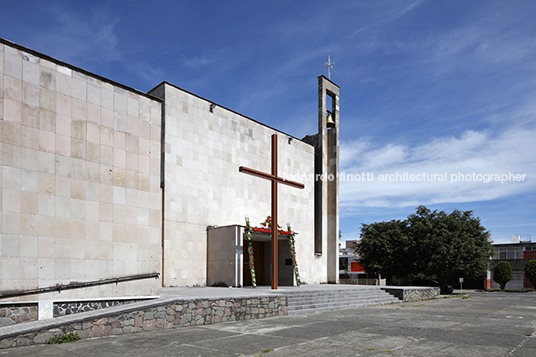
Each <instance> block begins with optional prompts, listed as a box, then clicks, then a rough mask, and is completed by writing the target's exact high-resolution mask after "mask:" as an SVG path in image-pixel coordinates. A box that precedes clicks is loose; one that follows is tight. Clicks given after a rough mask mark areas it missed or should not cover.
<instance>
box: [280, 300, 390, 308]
mask: <svg viewBox="0 0 536 357" xmlns="http://www.w3.org/2000/svg"><path fill="white" fill-rule="evenodd" d="M393 302H395V301H393V300H387V299H374V300H360V301H345V302H339V303H334V302H331V301H321V302H315V303H304V304H298V305H288V308H289V310H300V309H304V308H315V307H328V306H332V307H344V306H348V305H350V304H391V303H393Z"/></svg>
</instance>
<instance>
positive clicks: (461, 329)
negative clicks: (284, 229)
mask: <svg viewBox="0 0 536 357" xmlns="http://www.w3.org/2000/svg"><path fill="white" fill-rule="evenodd" d="M535 329H536V293H532V292H531V293H502V292H493V293H484V292H481V293H480V292H476V293H474V292H471V293H470V295H466V296H464V298H462V297H461V296H460V295H458V296H455V297H447V298H440V299H435V300H428V301H420V302H412V303H397V304H391V305H385V306H375V307H364V308H355V309H347V310H337V311H331V312H322V313H313V314H304V315H296V316H282V317H275V318H268V319H262V320H251V321H241V322H230V323H222V324H216V325H209V326H198V327H193V328H177V329H174V330H163V331H154V332H147V333H139V334H134V335H122V336H110V337H104V338H98V339H88V340H82V341H78V342H74V343H67V344H61V345H41V346H30V347H19V348H13V349H8V350H0V356H25V357H28V356H211V357H213V356H263V357H264V356H266V357H277V356H308V357H313V356H487V357H493V356H504V357H506V356H512V357H514V356H517V357H521V356H526V357H528V356H536V332H535Z"/></svg>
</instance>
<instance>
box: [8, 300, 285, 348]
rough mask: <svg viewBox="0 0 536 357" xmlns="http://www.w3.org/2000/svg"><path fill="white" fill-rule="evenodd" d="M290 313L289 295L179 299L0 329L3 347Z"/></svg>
mask: <svg viewBox="0 0 536 357" xmlns="http://www.w3.org/2000/svg"><path fill="white" fill-rule="evenodd" d="M287 314H288V310H287V297H286V296H273V297H272V296H270V297H259V298H228V299H214V300H209V299H203V300H192V301H175V302H172V303H166V304H163V305H161V306H153V307H149V308H145V309H140V310H133V311H129V312H124V313H119V314H117V315H109V316H105V317H100V318H92V319H87V320H82V321H78V322H75V323H71V324H65V325H61V326H51V328H48V329H41V330H38V331H33V332H28V333H24V334H19V335H13V334H11V335H10V336H8V334H4V336H2V335H1V333H2V331H0V349H1V348H9V347H18V346H29V345H33V344H42V343H46V341H47V340H48V339H49V338H51V337H54V336H58V335H62V334H67V333H70V332H76V333H77V334H78V335H79V336H80V337H81V338H90V337H102V336H109V335H122V334H130V333H136V332H142V331H152V330H163V329H171V328H175V327H179V326H196V325H208V324H213V323H218V322H226V321H238V320H250V319H260V318H265V317H272V316H280V315H287ZM82 315H83V314H78V316H80V317H81V316H82ZM60 319H61V318H60ZM51 320H55V319H51Z"/></svg>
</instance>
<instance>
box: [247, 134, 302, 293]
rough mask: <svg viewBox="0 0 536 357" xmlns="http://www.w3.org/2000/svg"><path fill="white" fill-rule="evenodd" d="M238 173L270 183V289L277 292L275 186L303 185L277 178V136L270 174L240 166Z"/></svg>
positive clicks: (274, 141) (273, 147)
mask: <svg viewBox="0 0 536 357" xmlns="http://www.w3.org/2000/svg"><path fill="white" fill-rule="evenodd" d="M239 171H240V172H244V173H246V174H250V175H254V176H258V177H260V178H263V179H266V180H270V181H272V270H271V273H272V289H273V290H277V283H278V281H277V280H278V279H277V278H278V271H279V269H278V264H277V184H278V183H283V184H285V185H289V186H292V187H296V188H304V187H305V185H304V184H302V183H299V182H295V181H290V180H287V179H284V178H282V177H279V176H277V135H276V134H273V135H272V174H269V173H266V172H262V171H257V170H253V169H250V168H247V167H244V166H240V169H239Z"/></svg>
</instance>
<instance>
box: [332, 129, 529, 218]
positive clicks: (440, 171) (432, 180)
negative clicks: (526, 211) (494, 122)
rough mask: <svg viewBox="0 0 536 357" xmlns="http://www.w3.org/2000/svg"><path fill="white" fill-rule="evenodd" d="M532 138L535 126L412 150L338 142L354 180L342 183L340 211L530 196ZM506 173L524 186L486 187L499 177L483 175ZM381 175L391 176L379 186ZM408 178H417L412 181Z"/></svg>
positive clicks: (515, 183)
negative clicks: (523, 194)
mask: <svg viewBox="0 0 536 357" xmlns="http://www.w3.org/2000/svg"><path fill="white" fill-rule="evenodd" d="M534 137H536V128H534V127H530V128H524V127H512V128H510V129H507V130H505V131H503V132H501V133H498V134H491V133H487V132H484V131H483V132H476V131H466V132H464V133H463V134H462V135H460V136H459V137H442V138H436V139H433V140H430V141H429V142H425V143H423V144H419V145H416V146H409V145H393V144H388V145H385V146H383V147H380V148H371V147H370V144H367V143H366V142H365V143H361V142H359V141H350V142H342V143H341V172H344V173H346V174H352V175H354V177H353V178H354V181H341V188H340V197H341V198H340V202H341V208H342V209H343V210H352V209H353V208H357V207H406V206H416V205H419V204H424V205H426V204H439V203H454V202H474V201H488V200H493V199H497V198H505V197H508V196H512V195H516V194H522V193H525V192H531V191H533V190H534V189H535V188H536V180H535V179H536V160H535V159H534V156H533V153H534V152H536V141H535V140H534ZM363 173H364V174H365V175H363ZM367 173H370V174H369V177H368V178H369V180H368V181H367V180H366V179H367V176H366V174H367ZM372 173H374V176H373V180H370V179H371V178H372V176H371V175H372ZM397 173H398V176H397ZM473 173H474V174H475V175H474V176H473ZM509 173H512V174H516V175H525V176H516V177H514V179H520V178H522V179H523V181H512V176H508V179H507V181H505V182H502V183H501V182H496V181H493V182H488V183H485V182H484V181H485V180H486V179H496V178H497V177H496V176H493V177H490V176H483V175H485V174H488V175H489V174H493V175H495V174H499V175H503V174H506V175H508V174H509ZM382 174H383V175H391V176H384V178H385V179H387V181H380V175H382ZM412 174H413V175H416V176H415V177H414V180H413V181H411V176H410V175H412ZM356 175H360V177H357V176H356ZM417 175H420V176H417ZM434 175H435V176H434ZM466 175H469V176H466ZM478 175H481V176H478ZM462 176H463V181H462ZM500 177H501V178H503V179H504V178H505V176H500ZM357 178H359V179H360V180H359V181H356V180H355V179H357ZM397 178H398V181H391V180H390V179H394V180H396V179H397ZM467 178H470V180H469V181H467ZM363 179H365V180H363ZM419 179H420V181H418V180H419ZM441 179H445V180H446V181H440V180H441Z"/></svg>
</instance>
